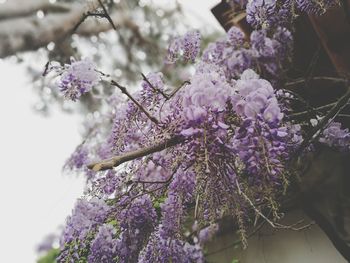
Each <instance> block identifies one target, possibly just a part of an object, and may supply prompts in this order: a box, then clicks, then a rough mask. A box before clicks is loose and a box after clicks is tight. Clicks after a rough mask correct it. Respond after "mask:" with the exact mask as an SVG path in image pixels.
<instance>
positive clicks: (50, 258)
mask: <svg viewBox="0 0 350 263" xmlns="http://www.w3.org/2000/svg"><path fill="white" fill-rule="evenodd" d="M59 252H60V250H59V249H57V248H53V249H51V250H49V251H48V252H47V253H46V255H44V256H42V257H41V258H39V259H38V261H37V263H56V258H57V256H58V254H59Z"/></svg>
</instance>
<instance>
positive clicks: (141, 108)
mask: <svg viewBox="0 0 350 263" xmlns="http://www.w3.org/2000/svg"><path fill="white" fill-rule="evenodd" d="M111 84H112V85H113V86H116V87H118V88H119V89H120V91H121V92H122V93H123V94H125V95H126V96H128V98H129V99H130V100H131V101H132V102H133V103H135V104H136V106H137V107H138V108H139V109H140V110H141V111H142V112H143V113H144V114H146V116H147V117H148V118H149V119H150V120H151V121H152V122H154V123H155V124H157V125H158V124H159V121H158V120H157V119H156V118H155V117H153V116H152V115H151V114H150V113H149V112H148V111H147V110H146V109H145V108H144V107H143V106H142V105H141V104H140V103H139V102H138V101H137V100H135V99H134V98H133V96H131V94H130V93H129V92H128V91H127V90H126V88H125V87H123V86H121V85H120V84H119V83H117V82H115V81H114V80H111Z"/></svg>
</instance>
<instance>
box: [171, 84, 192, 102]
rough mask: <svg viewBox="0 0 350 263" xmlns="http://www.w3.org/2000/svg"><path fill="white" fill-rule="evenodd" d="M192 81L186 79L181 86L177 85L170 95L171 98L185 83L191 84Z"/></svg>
mask: <svg viewBox="0 0 350 263" xmlns="http://www.w3.org/2000/svg"><path fill="white" fill-rule="evenodd" d="M190 84H191V82H190V81H188V80H186V81H184V82H183V83H182V84H181V85H180V86H179V87H177V88H176V89H175V90H174V91H173V92H172V93H170V95H169V96H168V97H169V99H170V98H172V97H173V96H174V95H175V94H176V93H177V92H178V91H179V90H180V89H181V88H182V87H184V86H185V85H190Z"/></svg>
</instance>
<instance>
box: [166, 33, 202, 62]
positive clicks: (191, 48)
mask: <svg viewBox="0 0 350 263" xmlns="http://www.w3.org/2000/svg"><path fill="white" fill-rule="evenodd" d="M200 45H201V36H200V33H199V31H197V30H195V31H189V32H187V33H186V34H185V35H184V36H182V37H175V38H174V39H173V40H172V41H171V42H170V44H169V47H168V55H167V58H166V62H167V63H174V62H176V61H177V60H178V59H179V58H180V57H182V58H183V60H184V61H185V62H188V61H190V62H192V63H193V62H194V61H195V59H196V57H197V56H198V54H199V51H200Z"/></svg>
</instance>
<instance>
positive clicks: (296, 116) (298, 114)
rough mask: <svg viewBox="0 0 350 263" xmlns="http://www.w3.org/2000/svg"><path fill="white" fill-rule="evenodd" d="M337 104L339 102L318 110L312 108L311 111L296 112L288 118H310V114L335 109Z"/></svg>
mask: <svg viewBox="0 0 350 263" xmlns="http://www.w3.org/2000/svg"><path fill="white" fill-rule="evenodd" d="M336 104H337V102H333V103H329V104H326V105H323V106H320V107H317V108H312V110H310V111H301V112H296V113H293V114H290V115H289V116H288V118H291V119H295V118H300V117H304V116H308V115H310V113H312V112H318V111H323V110H328V109H330V108H332V107H334V105H336Z"/></svg>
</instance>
